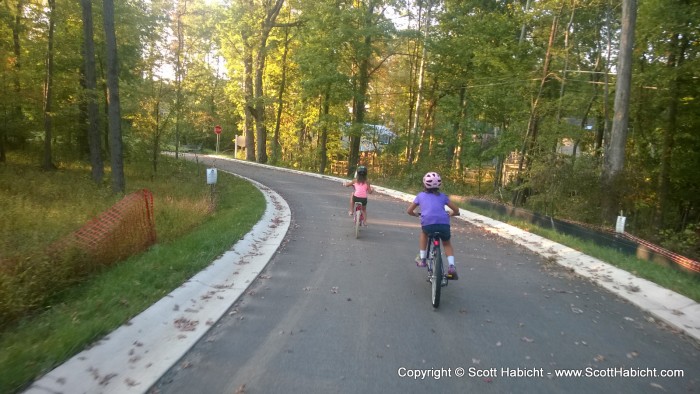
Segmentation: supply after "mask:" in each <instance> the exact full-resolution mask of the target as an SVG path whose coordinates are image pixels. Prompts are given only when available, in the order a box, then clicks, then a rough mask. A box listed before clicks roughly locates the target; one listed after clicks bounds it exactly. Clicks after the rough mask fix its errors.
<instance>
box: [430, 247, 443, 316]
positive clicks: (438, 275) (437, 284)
mask: <svg viewBox="0 0 700 394" xmlns="http://www.w3.org/2000/svg"><path fill="white" fill-rule="evenodd" d="M433 248H434V249H433V250H434V251H433V254H434V255H435V259H434V260H433V277H432V278H431V279H432V280H431V281H430V282H431V300H432V304H433V308H437V307H439V306H440V292H441V290H442V254H441V253H440V246H433Z"/></svg>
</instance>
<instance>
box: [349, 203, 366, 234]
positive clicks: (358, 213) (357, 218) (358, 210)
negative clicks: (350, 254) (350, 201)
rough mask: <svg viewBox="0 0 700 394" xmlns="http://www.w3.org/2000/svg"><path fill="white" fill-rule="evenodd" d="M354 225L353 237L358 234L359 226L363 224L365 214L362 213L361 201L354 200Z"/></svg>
mask: <svg viewBox="0 0 700 394" xmlns="http://www.w3.org/2000/svg"><path fill="white" fill-rule="evenodd" d="M352 217H353V220H354V225H355V238H359V236H360V226H364V225H365V215H364V213H362V203H361V202H355V211H354V214H353V215H352Z"/></svg>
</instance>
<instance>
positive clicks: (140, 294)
mask: <svg viewBox="0 0 700 394" xmlns="http://www.w3.org/2000/svg"><path fill="white" fill-rule="evenodd" d="M6 166H8V165H6ZM32 168H33V167H32V166H28V167H27V170H29V171H30V172H31V169H32ZM4 170H5V171H7V168H5V169H4ZM63 171H66V172H69V171H70V170H63ZM25 173H26V172H25ZM141 173H144V171H143V169H138V168H131V169H130V170H129V171H127V182H130V185H129V183H128V184H127V186H129V187H130V189H131V190H135V189H139V188H143V187H147V188H149V189H150V190H152V191H153V193H154V196H155V197H154V199H155V206H156V223H157V227H158V238H159V242H158V244H156V245H155V246H153V247H151V248H150V249H149V250H148V251H146V252H145V253H143V254H141V255H138V256H134V257H132V258H129V259H128V260H126V261H123V262H120V263H118V264H116V265H114V266H112V267H110V268H108V269H106V270H104V271H103V272H101V273H99V274H98V275H95V276H93V277H91V278H90V279H88V280H87V281H85V282H83V283H81V284H79V285H76V286H72V287H70V288H69V289H67V290H65V291H63V292H62V293H60V294H58V295H56V296H54V297H53V298H52V299H51V302H50V303H49V304H47V305H45V306H44V308H43V309H42V310H40V311H36V312H35V313H33V314H32V315H31V316H27V317H26V318H24V319H23V320H21V321H19V322H17V323H16V324H13V325H11V326H9V327H6V328H5V329H4V331H2V332H0V392H3V393H9V392H17V391H19V390H21V389H22V388H23V387H25V386H26V385H27V384H28V383H30V382H31V381H32V380H33V379H34V378H36V377H38V376H40V375H41V374H43V373H46V372H48V371H49V370H51V369H52V368H54V367H55V366H57V365H59V364H61V363H62V362H64V361H65V360H67V359H68V358H70V357H71V356H73V355H74V354H76V353H78V352H79V351H81V350H82V349H83V348H85V347H86V346H87V345H89V344H90V343H92V342H94V341H95V340H97V339H99V338H100V337H102V336H104V335H105V334H107V333H109V332H111V331H112V330H114V329H115V328H117V327H118V326H120V325H121V324H123V323H125V322H127V321H128V320H129V319H130V318H131V317H133V316H135V315H137V314H138V313H140V312H141V311H143V310H145V309H146V308H148V307H149V306H150V305H152V304H153V303H154V302H156V301H157V300H159V299H160V298H162V297H163V296H165V295H166V294H168V293H169V292H170V291H172V290H173V289H175V288H177V287H178V286H180V285H181V284H182V283H183V282H185V281H186V280H187V279H189V278H190V277H192V276H193V275H194V274H196V273H197V272H199V271H201V270H202V269H203V268H205V267H206V266H207V265H209V264H211V262H212V261H213V260H215V259H216V258H217V257H218V256H220V255H221V254H222V253H223V252H224V251H226V250H228V249H229V248H230V247H231V246H232V245H233V244H234V243H235V242H236V241H238V240H239V239H240V238H241V237H242V236H243V235H245V234H246V233H247V232H248V231H249V230H250V229H251V228H252V226H253V225H254V224H255V223H256V222H257V221H258V220H259V218H260V217H261V216H262V213H263V212H264V210H265V200H264V197H263V196H262V194H261V193H260V191H258V190H257V189H256V188H255V187H254V186H252V185H251V184H250V183H248V182H246V181H243V180H241V179H240V178H237V177H233V176H229V175H227V174H224V173H220V174H219V180H218V184H217V208H216V211H215V212H209V211H208V208H206V207H207V201H208V187H207V186H206V184H205V181H204V180H205V174H204V169H203V168H201V167H200V168H198V167H197V166H195V165H194V164H193V163H188V162H185V161H182V160H181V161H174V160H164V163H162V164H161V167H160V169H159V176H158V177H156V178H155V179H154V180H150V176H145V177H140V176H139V175H136V174H141ZM0 175H1V174H0ZM51 175H52V174H44V176H46V177H50V176H51ZM53 175H56V174H53ZM73 175H74V176H76V177H77V178H76V177H70V176H69V177H68V179H66V178H65V177H58V179H59V180H60V181H61V182H62V183H66V184H65V185H51V187H48V186H45V185H44V184H42V186H40V187H39V188H40V189H41V190H54V193H55V194H56V195H61V198H62V199H64V202H63V207H65V208H66V209H70V208H67V207H69V206H70V205H71V204H70V203H69V202H68V201H67V200H68V199H70V198H76V199H81V200H82V199H85V198H90V197H92V198H93V199H95V200H98V199H100V198H102V197H104V196H107V197H106V198H105V199H106V200H108V202H104V201H101V200H100V201H99V202H96V206H92V205H90V206H89V207H87V208H86V207H85V206H83V208H82V209H87V210H88V211H90V212H99V211H100V209H104V208H106V207H107V206H109V205H110V204H111V203H113V202H114V201H115V200H116V199H117V198H112V197H110V196H109V193H108V192H105V191H104V190H103V189H104V187H105V186H102V187H100V186H95V187H93V186H90V185H89V183H90V180H89V179H88V178H87V177H85V176H84V174H83V172H82V171H80V170H75V171H74V173H73ZM38 176H40V177H42V174H39V175H38ZM42 182H47V183H46V185H48V184H50V181H49V180H42ZM3 183H4V180H3ZM36 187H38V186H36V185H35V188H36ZM64 188H68V189H72V190H73V191H78V192H77V193H71V191H70V190H64ZM0 190H2V189H0ZM5 190H6V189H5ZM27 193H29V191H27ZM0 194H1V192H0ZM42 194H45V193H42ZM241 196H246V198H240V197H241ZM2 197H4V196H0V198H2ZM15 197H16V198H17V196H15ZM21 205H22V204H16V207H15V208H14V209H15V213H17V212H19V211H20V209H19V208H17V207H18V206H21ZM77 205H81V203H78V202H77ZM159 205H160V208H159ZM98 206H99V207H98ZM39 214H40V215H43V214H44V213H39ZM60 216H62V217H68V216H70V215H67V214H65V213H61V214H60ZM6 217H7V214H6ZM15 220H22V219H15ZM31 221H36V222H37V223H39V222H41V221H40V220H37V219H31ZM70 221H71V224H70V225H65V226H64V225H62V224H57V222H53V221H52V222H51V225H52V226H57V227H61V230H56V229H55V228H52V229H45V231H46V232H49V233H51V234H60V233H62V232H66V231H72V230H73V229H74V226H75V223H74V222H77V221H76V220H70ZM25 224H26V223H25ZM44 227H47V226H44ZM35 231H38V232H41V231H44V229H43V228H42V230H38V229H35ZM33 236H34V235H33ZM34 237H35V238H33V239H37V240H38V241H39V240H41V239H42V237H41V236H40V235H36V236H34ZM8 242H12V241H8ZM38 243H39V244H41V245H43V244H44V243H42V242H38Z"/></svg>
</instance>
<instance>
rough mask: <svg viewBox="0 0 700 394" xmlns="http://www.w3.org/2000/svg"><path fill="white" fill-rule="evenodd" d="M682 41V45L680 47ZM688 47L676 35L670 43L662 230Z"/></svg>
mask: <svg viewBox="0 0 700 394" xmlns="http://www.w3.org/2000/svg"><path fill="white" fill-rule="evenodd" d="M679 41H680V45H679ZM687 45H688V38H687V36H685V37H682V38H681V37H680V35H679V34H674V35H673V36H672V38H671V42H670V47H671V48H670V50H669V56H668V63H667V65H668V67H669V68H675V69H676V71H675V75H674V77H673V80H672V81H671V84H670V89H669V90H670V91H669V103H668V119H667V124H666V128H665V129H664V130H663V142H662V147H661V163H660V166H659V186H658V187H659V189H658V190H659V191H658V196H659V203H658V206H657V212H656V228H657V230H662V229H663V228H664V226H665V224H666V223H665V216H666V212H667V211H668V205H669V204H668V201H669V194H670V188H671V162H672V159H673V147H674V145H675V139H676V132H677V128H678V118H677V117H678V101H679V90H680V89H679V88H680V80H679V79H680V78H679V75H678V73H679V72H678V71H677V68H678V67H679V66H680V65H681V64H682V63H683V61H684V60H685V51H686V48H687Z"/></svg>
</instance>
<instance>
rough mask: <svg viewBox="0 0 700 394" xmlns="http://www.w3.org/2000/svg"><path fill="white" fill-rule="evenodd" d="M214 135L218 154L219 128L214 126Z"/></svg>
mask: <svg viewBox="0 0 700 394" xmlns="http://www.w3.org/2000/svg"><path fill="white" fill-rule="evenodd" d="M214 133H215V134H216V153H217V154H218V153H219V139H220V137H221V126H219V125H216V126H214Z"/></svg>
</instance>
